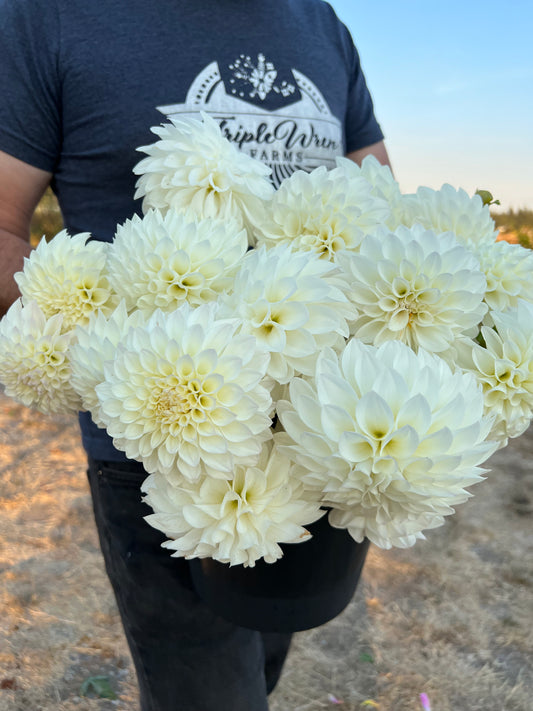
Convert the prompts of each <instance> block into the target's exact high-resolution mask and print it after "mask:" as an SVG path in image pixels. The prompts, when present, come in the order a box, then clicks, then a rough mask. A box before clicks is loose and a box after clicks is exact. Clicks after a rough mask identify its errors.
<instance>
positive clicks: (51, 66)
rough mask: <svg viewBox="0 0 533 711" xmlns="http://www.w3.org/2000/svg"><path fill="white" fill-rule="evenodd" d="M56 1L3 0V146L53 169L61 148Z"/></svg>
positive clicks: (0, 123) (0, 90) (0, 36)
mask: <svg viewBox="0 0 533 711" xmlns="http://www.w3.org/2000/svg"><path fill="white" fill-rule="evenodd" d="M59 36H60V27H59V19H58V13H57V8H56V4H55V2H54V0H46V2H35V0H33V1H31V0H0V47H1V48H2V60H1V61H0V150H2V151H4V152H6V153H9V154H10V155H13V156H14V157H15V158H18V159H20V160H22V161H24V162H25V163H29V164H30V165H33V166H35V167H37V168H41V169H42V170H47V171H50V172H53V170H54V168H55V166H56V163H57V160H58V156H59V152H60V148H61V121H60V115H61V108H60V107H61V104H60V91H59V90H60V80H59V76H58V54H59Z"/></svg>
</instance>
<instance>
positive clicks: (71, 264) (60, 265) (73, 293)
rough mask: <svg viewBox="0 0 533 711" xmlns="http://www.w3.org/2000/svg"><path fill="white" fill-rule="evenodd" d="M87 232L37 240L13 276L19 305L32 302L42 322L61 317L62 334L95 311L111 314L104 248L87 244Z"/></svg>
mask: <svg viewBox="0 0 533 711" xmlns="http://www.w3.org/2000/svg"><path fill="white" fill-rule="evenodd" d="M89 236H90V235H89V234H88V233H87V232H82V233H80V234H77V235H73V236H72V237H70V235H69V234H68V233H67V231H66V230H63V231H62V232H59V234H57V235H56V236H55V237H54V239H53V240H51V241H50V242H47V241H46V240H41V241H40V242H39V245H38V246H37V248H36V249H34V250H33V251H32V252H31V254H30V256H29V257H28V258H27V259H25V260H24V269H23V271H22V272H17V273H16V274H15V281H16V282H17V284H18V287H19V289H20V293H21V294H22V299H23V303H27V302H29V301H32V300H35V301H36V302H37V303H38V304H39V307H40V308H41V310H42V311H43V313H44V315H45V316H46V318H49V317H50V316H53V315H54V314H58V313H61V314H62V316H63V325H62V328H63V331H69V330H70V329H72V328H74V326H75V325H76V324H78V323H80V324H85V323H87V322H88V320H89V317H90V315H91V314H92V313H94V312H95V311H98V310H101V311H102V312H103V313H105V314H109V313H111V312H112V311H113V309H114V308H115V306H116V304H117V297H116V295H115V294H114V293H113V291H112V289H111V287H110V286H109V282H108V280H107V276H106V269H105V266H106V254H107V247H108V245H107V244H105V243H103V242H95V241H92V242H87V239H88V238H89Z"/></svg>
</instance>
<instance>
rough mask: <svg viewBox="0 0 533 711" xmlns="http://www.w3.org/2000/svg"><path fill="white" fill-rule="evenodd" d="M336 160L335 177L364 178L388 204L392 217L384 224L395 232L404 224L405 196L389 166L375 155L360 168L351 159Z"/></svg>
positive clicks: (376, 195)
mask: <svg viewBox="0 0 533 711" xmlns="http://www.w3.org/2000/svg"><path fill="white" fill-rule="evenodd" d="M336 160H337V168H336V169H335V170H333V171H332V174H333V175H335V176H337V175H340V174H344V175H345V176H346V178H347V179H350V178H353V177H362V178H364V179H365V180H366V181H367V183H369V185H370V187H371V191H372V195H374V197H377V198H381V199H383V200H385V201H386V202H387V204H388V206H389V209H390V215H389V216H388V217H387V219H386V220H384V223H385V224H386V225H387V227H389V229H391V230H395V229H396V227H398V226H399V225H401V224H404V222H405V215H404V213H405V209H406V207H405V203H404V199H403V195H402V193H401V191H400V186H399V185H398V183H397V181H396V180H395V179H394V176H393V175H392V171H391V169H390V168H389V166H388V165H382V164H381V163H380V162H379V161H378V159H377V158H376V157H375V156H373V155H368V156H366V157H365V158H364V159H363V161H362V163H361V165H360V166H359V165H357V163H355V161H353V160H350V159H349V158H344V157H339V158H337V159H336Z"/></svg>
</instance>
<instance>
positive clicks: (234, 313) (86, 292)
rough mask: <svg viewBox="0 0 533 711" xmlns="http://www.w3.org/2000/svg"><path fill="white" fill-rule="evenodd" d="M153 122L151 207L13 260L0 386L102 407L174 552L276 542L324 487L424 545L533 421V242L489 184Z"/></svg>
mask: <svg viewBox="0 0 533 711" xmlns="http://www.w3.org/2000/svg"><path fill="white" fill-rule="evenodd" d="M153 130H154V133H156V134H157V135H158V136H159V137H160V140H159V141H157V142H155V143H154V144H153V145H151V146H148V147H144V148H142V149H140V150H142V151H144V152H145V153H146V154H147V157H145V158H144V159H143V160H142V161H141V162H140V163H139V164H138V166H137V167H136V169H135V172H136V173H137V174H138V175H139V176H140V177H139V180H138V183H137V193H136V196H137V197H139V196H140V197H143V210H144V215H143V216H138V215H135V216H133V217H132V218H131V220H127V221H126V222H125V223H124V224H122V225H119V226H118V227H117V232H116V236H115V239H114V241H113V242H112V243H110V244H104V243H97V242H94V241H90V240H88V237H89V236H88V235H87V234H79V235H74V236H72V237H70V236H68V235H67V234H66V233H65V232H62V233H60V234H59V235H57V236H56V237H55V238H54V239H53V240H51V241H50V242H49V243H47V242H46V241H44V240H43V241H41V243H40V244H39V246H38V247H37V249H36V250H35V251H34V252H33V253H32V255H31V256H30V258H29V259H27V260H26V263H25V266H24V270H23V271H22V272H20V273H18V274H17V275H16V280H17V283H18V285H19V288H20V291H21V294H22V296H21V299H19V300H18V301H17V302H16V303H15V304H14V305H13V306H12V307H11V309H10V310H9V312H8V313H7V315H6V316H5V317H4V319H3V320H2V321H1V322H0V381H1V382H2V383H3V384H4V386H5V391H6V393H7V394H8V395H9V396H11V397H13V398H15V399H17V400H18V401H20V402H22V403H24V404H25V405H27V406H29V407H34V408H37V409H40V410H41V411H43V412H48V413H54V412H75V411H77V410H78V409H86V410H88V411H90V412H91V414H92V417H93V419H94V421H95V422H96V423H97V424H98V425H99V426H100V427H103V428H105V429H106V430H107V432H108V433H109V435H110V436H111V437H112V438H113V441H114V444H115V446H116V447H117V448H118V449H119V450H121V451H123V452H125V453H126V455H127V456H128V457H129V458H131V459H135V460H138V461H140V462H142V463H143V465H144V467H145V468H146V470H147V472H148V473H149V476H148V477H147V479H146V480H145V482H144V484H143V485H142V492H143V494H144V500H145V501H146V502H147V503H148V504H149V505H150V507H151V508H152V510H153V514H151V515H149V516H147V517H146V520H147V521H148V523H149V524H150V525H152V526H154V527H155V528H157V529H159V530H161V531H162V532H163V533H164V534H165V536H166V537H167V538H168V541H167V542H166V543H165V544H164V545H165V547H167V548H169V549H170V550H172V551H174V553H173V555H175V556H184V557H186V558H197V557H198V558H204V557H210V558H213V559H215V560H217V561H221V562H225V563H229V564H232V565H234V564H244V565H245V566H254V564H255V562H256V561H257V560H259V559H264V560H265V561H267V562H274V561H276V560H277V559H278V558H280V556H281V555H282V549H281V548H280V545H279V544H280V543H291V542H292V543H295V542H301V541H305V540H306V539H307V538H308V537H309V535H310V534H309V532H308V530H307V529H306V528H305V527H306V525H309V524H310V523H312V522H314V521H316V520H317V519H318V518H319V517H320V516H322V515H324V513H325V510H326V509H329V513H328V516H329V522H330V524H331V525H332V526H333V527H336V528H343V529H347V530H348V531H349V533H350V534H351V536H352V537H353V538H354V539H355V540H356V541H359V542H360V541H362V540H363V539H365V538H367V539H370V541H372V542H374V543H375V544H376V545H378V546H381V547H383V548H389V547H391V546H401V547H405V546H411V545H413V543H414V542H415V541H416V540H417V539H420V538H423V537H424V536H423V531H424V530H425V529H430V528H434V527H436V526H439V525H441V524H442V523H443V520H444V517H445V516H447V515H449V514H451V513H453V511H454V507H455V506H456V505H457V504H460V503H462V502H464V501H465V500H466V499H467V498H468V497H469V496H470V495H471V494H470V492H469V487H470V486H471V485H472V484H474V483H476V482H479V481H481V480H482V479H483V474H484V472H485V471H486V470H485V469H484V468H483V464H484V462H486V460H487V459H488V458H489V456H490V455H491V454H492V453H493V452H494V451H495V450H496V449H497V448H498V447H503V446H505V444H506V443H507V440H508V438H509V437H516V436H518V435H520V434H521V433H522V432H524V430H525V429H526V428H527V427H528V425H529V423H530V421H531V418H532V413H533V285H532V281H531V279H530V274H531V271H532V268H533V256H532V254H531V253H530V252H529V251H528V250H526V249H524V248H523V247H521V246H518V245H510V244H507V243H506V242H498V241H497V232H496V230H495V227H494V222H493V220H492V218H491V216H490V212H489V207H488V205H486V204H484V202H483V200H482V198H481V196H480V195H477V194H476V195H474V196H473V197H470V196H468V195H467V194H466V193H465V192H464V191H463V190H455V189H454V188H452V187H451V186H450V185H445V186H444V187H443V188H442V189H441V190H436V191H435V190H430V189H429V188H420V189H419V190H418V192H417V193H416V194H415V195H403V194H402V193H401V191H400V188H399V186H398V184H397V183H396V181H395V180H394V178H393V176H392V174H391V171H390V170H389V168H387V167H384V166H381V165H379V163H378V162H377V161H376V160H375V159H374V158H372V157H368V158H366V159H365V160H364V162H363V165H362V166H361V167H358V166H357V165H356V164H355V163H352V162H351V161H348V160H346V159H339V160H338V165H337V167H336V168H335V169H333V170H330V171H327V170H326V169H325V168H318V169H316V170H314V171H313V172H311V173H309V174H307V173H304V172H302V171H297V172H295V173H294V174H293V175H292V176H290V177H289V178H287V179H286V180H285V181H284V182H283V183H282V184H281V185H280V187H279V188H278V189H277V190H274V189H273V188H272V186H271V184H270V182H269V171H268V168H266V167H265V166H264V165H263V164H262V163H260V162H258V161H256V160H253V159H252V158H250V157H248V156H245V155H243V154H241V153H239V152H238V151H237V150H236V149H235V148H234V147H233V146H232V145H231V144H230V143H229V142H227V141H226V140H225V139H224V138H223V137H222V135H221V133H220V130H219V129H218V126H217V124H216V123H215V121H214V120H213V119H211V118H209V117H208V116H206V115H203V116H202V120H196V119H189V120H185V119H183V120H179V121H178V120H175V121H173V122H172V123H171V124H169V125H166V126H163V127H159V128H155V129H153ZM252 247H253V248H254V249H251V248H252Z"/></svg>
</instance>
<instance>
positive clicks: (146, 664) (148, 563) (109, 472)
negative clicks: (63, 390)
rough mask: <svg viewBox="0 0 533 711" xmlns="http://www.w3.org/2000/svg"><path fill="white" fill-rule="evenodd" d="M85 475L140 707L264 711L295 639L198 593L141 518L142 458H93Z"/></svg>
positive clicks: (183, 564)
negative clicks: (229, 614) (242, 623)
mask: <svg viewBox="0 0 533 711" xmlns="http://www.w3.org/2000/svg"><path fill="white" fill-rule="evenodd" d="M88 475H89V482H90V486H91V492H92V497H93V506H94V514H95V519H96V525H97V528H98V534H99V536H100V545H101V548H102V553H103V555H104V560H105V565H106V570H107V574H108V576H109V579H110V581H111V584H112V585H113V589H114V591H115V596H116V599H117V603H118V607H119V610H120V614H121V617H122V623H123V625H124V630H125V633H126V637H127V640H128V643H129V647H130V650H131V654H132V657H133V661H134V664H135V668H136V671H137V677H138V681H139V688H140V695H141V709H142V711H267V710H268V703H267V694H268V693H270V691H272V689H273V688H274V686H275V685H276V682H277V681H278V679H279V676H280V674H281V669H282V666H283V662H284V661H285V657H286V656H287V652H288V650H289V644H290V637H291V636H290V635H289V634H274V633H273V634H264V633H260V632H255V631H253V630H248V629H244V628H242V627H237V626H235V625H233V624H231V623H230V622H226V621H225V620H223V619H221V618H220V617H217V616H216V615H215V614H214V613H212V612H211V611H210V610H209V608H208V607H207V606H206V605H205V604H204V603H203V602H202V600H200V598H199V597H198V595H197V594H196V593H195V591H194V589H193V586H192V583H191V577H190V572H189V564H188V562H187V561H185V560H184V559H182V558H172V557H171V556H170V553H169V551H168V550H166V549H164V548H161V543H162V541H163V540H164V536H163V534H161V533H160V532H159V531H157V530H156V529H154V528H152V527H151V526H149V525H148V524H147V523H146V521H144V520H143V516H146V515H147V514H149V513H151V509H150V507H149V506H147V505H146V504H144V503H142V501H141V492H140V486H141V483H142V481H143V479H144V478H145V477H146V476H147V473H146V472H145V470H144V469H143V468H142V466H141V465H140V464H139V463H137V462H131V465H130V464H115V463H108V462H97V461H93V460H89V470H88Z"/></svg>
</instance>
